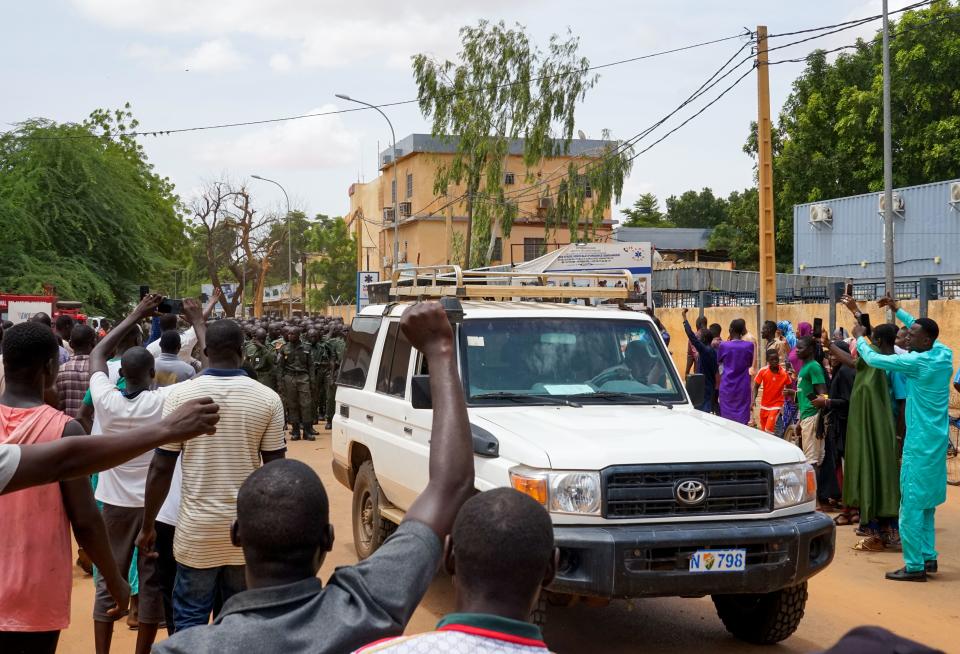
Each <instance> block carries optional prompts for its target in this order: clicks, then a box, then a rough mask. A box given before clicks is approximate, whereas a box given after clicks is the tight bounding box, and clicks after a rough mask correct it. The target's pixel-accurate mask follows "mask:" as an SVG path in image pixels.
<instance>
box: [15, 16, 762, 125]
mask: <svg viewBox="0 0 960 654" xmlns="http://www.w3.org/2000/svg"><path fill="white" fill-rule="evenodd" d="M744 35H745V33H743V32H741V33H739V34H731V35H729V36H724V37H720V38H716V39H711V40H709V41H701V42H699V43H691V44H689V45H684V46H680V47H676V48H670V49H668V50H660V51H658V52H651V53H649V54H645V55H639V56H636V57H629V58H627V59H619V60H617V61H610V62H607V63H605V64H598V65H596V66H587V67H585V68H579V69H577V70H574V71H567V72H562V73H552V74H549V75H541V76H539V77H533V78H531V79H529V80H517V81H513V82H504V83H502V84H495V85H490V86H480V87H474V88H470V89H465V90H463V91H456V92H450V93H447V94H445V95H443V96H441V97H453V96H457V95H467V94H471V93H477V92H482V91H490V90H495V89H501V88H507V87H510V86H518V85H521V84H524V85H526V84H531V83H533V82H539V81H541V80H545V79H550V78H553V77H564V76H567V75H576V74H581V73H587V72H590V71H593V70H601V69H604V68H611V67H613V66H620V65H622V64H629V63H633V62H637V61H643V60H646V59H653V58H655V57H662V56H664V55H668V54H674V53H677V52H684V51H687V50H693V49H695V48H702V47H705V46H708V45H714V44H716V43H722V42H724V41H730V40H733V39H738V38H741V37H743V36H744ZM418 102H419V99H417V98H413V99H410V100H399V101H396V102H385V103H383V104H378V105H375V108H378V109H383V108H386V107H397V106H401V105H407V104H416V103H418ZM373 108H374V107H351V108H349V109H337V110H333V111H321V112H316V113H309V114H298V115H294V116H281V117H279V118H265V119H262V120H247V121H239V122H232V123H218V124H213V125H200V126H196V127H181V128H176V129H162V130H134V131H129V132H115V133H107V134H65V135H60V136H29V137H26V138H31V139H35V140H69V139H82V138H101V137H104V136H169V135H170V134H182V133H185V132H199V131H206V130H212V129H224V128H230V127H250V126H254V125H266V124H270V123H281V122H287V121H291V120H301V119H304V118H317V117H320V116H333V115H336V114H345V113H350V112H354V111H369V110H370V109H373ZM4 133H9V132H4Z"/></svg>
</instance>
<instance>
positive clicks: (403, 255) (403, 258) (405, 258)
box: [397, 252, 407, 263]
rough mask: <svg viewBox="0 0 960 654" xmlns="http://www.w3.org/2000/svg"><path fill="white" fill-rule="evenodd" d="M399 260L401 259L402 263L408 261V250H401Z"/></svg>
mask: <svg viewBox="0 0 960 654" xmlns="http://www.w3.org/2000/svg"><path fill="white" fill-rule="evenodd" d="M397 261H399V262H400V263H406V262H407V253H406V252H401V253H400V254H398V255H397Z"/></svg>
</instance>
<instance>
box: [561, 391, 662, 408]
mask: <svg viewBox="0 0 960 654" xmlns="http://www.w3.org/2000/svg"><path fill="white" fill-rule="evenodd" d="M567 397H576V398H583V399H589V398H591V397H599V398H601V399H604V400H626V402H627V403H629V404H648V405H651V406H665V407H667V408H668V409H673V405H672V404H668V403H666V402H664V401H663V400H661V399H660V398H659V397H650V396H648V395H634V394H632V393H621V392H619V391H597V392H596V393H577V394H575V395H568V396H567Z"/></svg>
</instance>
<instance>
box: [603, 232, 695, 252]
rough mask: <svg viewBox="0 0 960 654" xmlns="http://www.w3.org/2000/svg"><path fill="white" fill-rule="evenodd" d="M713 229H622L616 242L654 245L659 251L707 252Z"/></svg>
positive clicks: (615, 236) (616, 237) (617, 234)
mask: <svg viewBox="0 0 960 654" xmlns="http://www.w3.org/2000/svg"><path fill="white" fill-rule="evenodd" d="M711 234H713V230H712V229H698V228H685V227H620V228H618V229H617V230H615V231H614V232H613V240H614V241H622V242H624V243H646V242H649V243H652V244H653V247H655V248H656V249H658V250H707V249H709V248H708V247H707V246H708V244H709V242H710V235H711Z"/></svg>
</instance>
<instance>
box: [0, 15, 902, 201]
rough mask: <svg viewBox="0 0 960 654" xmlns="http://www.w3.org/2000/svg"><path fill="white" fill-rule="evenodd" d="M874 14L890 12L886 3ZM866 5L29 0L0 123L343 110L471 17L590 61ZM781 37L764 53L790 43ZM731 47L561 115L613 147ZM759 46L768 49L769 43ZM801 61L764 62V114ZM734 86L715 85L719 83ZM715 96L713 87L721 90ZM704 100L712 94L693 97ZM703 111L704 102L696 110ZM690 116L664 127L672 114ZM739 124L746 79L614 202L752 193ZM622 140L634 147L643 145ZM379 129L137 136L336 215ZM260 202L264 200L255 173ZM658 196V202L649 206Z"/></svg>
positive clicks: (178, 169)
mask: <svg viewBox="0 0 960 654" xmlns="http://www.w3.org/2000/svg"><path fill="white" fill-rule="evenodd" d="M890 4H891V10H893V9H897V8H900V7H902V6H905V5H906V4H908V2H905V1H903V0H893V1H892V2H891V3H890ZM880 7H881V1H880V0H806V1H805V2H785V1H781V2H770V1H769V0H733V1H732V2H731V1H730V0H727V1H724V2H720V1H719V0H672V1H670V2H663V1H660V2H654V1H653V0H595V1H594V2H590V3H584V2H582V1H581V2H569V1H567V0H549V1H547V0H509V1H506V0H486V1H485V2H482V3H481V2H466V1H464V0H408V1H406V2H395V1H392V2H391V1H387V0H359V2H344V1H343V0H338V1H332V0H230V1H229V2H223V1H222V0H220V1H217V2H213V1H212V0H59V1H57V0H31V1H30V2H9V3H5V6H4V9H3V20H2V21H0V86H2V89H3V92H2V98H3V100H2V102H0V124H2V125H0V129H7V128H9V126H10V125H12V124H14V123H16V122H17V121H20V120H23V119H25V118H28V117H46V118H51V119H54V120H57V121H79V120H82V119H83V118H84V117H85V116H86V115H87V114H88V113H89V112H90V111H91V110H92V109H94V108H97V107H106V108H114V107H119V106H122V105H123V103H124V102H128V101H129V102H130V103H131V104H132V106H133V110H134V112H135V114H136V117H137V118H138V119H139V120H140V123H141V129H143V130H168V129H177V128H184V127H193V126H203V125H211V124H219V123H229V122H241V121H250V120H259V119H268V118H277V117H283V116H294V115H300V114H305V113H319V112H324V111H329V110H334V109H345V108H349V107H350V105H349V103H345V102H344V101H342V100H338V99H337V98H335V97H334V94H336V93H346V94H349V95H352V96H354V97H357V98H360V99H363V100H366V101H368V102H372V103H386V102H392V101H398V100H408V99H412V98H415V97H416V87H415V85H414V82H413V77H412V73H411V68H410V56H411V55H413V54H416V53H419V52H427V53H431V54H432V55H433V56H435V57H438V58H440V57H443V58H453V57H455V56H456V52H457V50H458V45H459V41H458V34H457V30H458V28H459V27H460V26H462V25H465V24H472V23H475V22H476V21H477V20H479V19H481V18H485V19H489V20H500V19H503V20H505V21H507V22H508V23H514V22H519V23H521V24H523V25H526V26H527V28H528V30H529V31H530V33H531V34H532V35H533V37H534V39H535V40H536V41H537V42H538V43H541V44H545V43H546V41H547V39H548V38H549V36H550V35H551V34H553V33H556V32H562V31H565V30H566V29H567V28H568V27H569V28H570V29H571V30H572V31H573V32H574V33H575V34H577V35H579V36H580V38H581V52H582V54H583V55H584V56H586V57H587V58H589V59H590V61H591V63H592V64H603V63H607V62H612V61H616V60H620V59H625V58H630V57H636V56H639V55H643V54H646V53H650V52H654V51H659V50H664V49H670V48H674V47H679V46H683V45H687V44H690V43H696V42H701V41H705V40H710V39H714V38H718V37H723V36H728V35H733V34H736V33H738V32H742V31H744V27H745V26H746V27H749V28H750V29H753V28H754V27H755V26H756V25H757V24H766V25H768V26H769V29H770V32H771V33H779V32H789V31H793V30H797V29H802V28H808V27H816V26H820V25H827V24H832V23H837V22H841V21H845V20H849V19H852V18H859V17H865V16H870V15H874V14H877V13H879V12H880ZM879 24H880V23H879V21H877V22H875V23H872V24H871V25H870V26H867V27H861V28H857V29H855V30H850V31H847V32H843V33H840V34H836V35H833V36H829V37H826V38H823V39H819V40H817V41H814V42H812V43H805V44H800V45H796V46H792V47H790V48H787V49H783V50H780V51H778V52H777V53H771V57H773V55H774V54H776V55H778V58H793V57H799V56H802V55H804V54H805V53H806V52H808V51H809V50H811V49H812V48H813V47H817V46H819V47H828V48H829V47H836V46H838V45H843V44H845V43H852V42H853V41H854V40H855V38H856V37H857V36H862V35H868V34H870V33H872V31H873V29H879ZM795 38H801V37H794V38H783V39H779V40H778V41H777V44H779V43H784V42H788V41H790V40H794V39H795ZM740 45H741V42H740V41H738V40H732V41H727V42H724V43H719V44H716V45H712V46H708V47H703V48H698V49H694V50H690V51H687V52H683V53H678V54H671V55H666V56H663V57H659V58H655V59H650V60H646V61H638V62H635V63H628V64H624V65H619V66H614V67H611V68H606V69H604V70H602V71H600V72H601V77H600V81H599V83H598V84H597V86H596V87H595V88H594V89H593V90H592V91H591V92H590V93H589V95H588V96H587V99H586V101H585V102H584V103H583V104H582V106H581V107H580V109H579V110H578V119H577V122H578V124H577V127H578V128H579V129H581V130H583V131H584V132H585V133H586V134H587V135H588V136H590V137H593V138H596V137H598V136H599V134H600V132H601V130H603V129H609V130H611V132H612V134H613V136H614V137H615V138H628V137H630V136H633V135H634V134H637V133H638V132H640V131H641V130H643V129H644V128H645V127H647V126H648V125H650V124H651V123H654V122H656V121H657V120H659V119H660V118H661V117H662V116H663V115H665V114H666V113H667V112H669V111H670V110H671V109H672V108H673V107H675V106H676V105H677V104H678V103H679V102H681V101H682V100H683V98H685V97H686V96H687V95H688V94H689V93H690V92H691V91H693V90H694V89H696V88H697V87H698V86H699V85H700V84H701V83H702V82H703V80H705V79H706V78H707V77H708V76H709V75H710V74H711V73H712V72H713V70H715V69H716V68H717V67H718V66H719V64H720V63H722V62H723V61H724V60H726V59H727V58H728V57H730V56H731V55H732V54H733V53H734V52H735V51H736V50H737V48H739V47H740ZM771 45H775V44H771ZM801 70H802V65H801V64H785V65H780V66H775V67H771V87H772V93H773V103H774V111H775V112H776V111H777V110H778V109H779V107H780V105H781V104H782V103H783V101H784V99H785V98H786V96H787V94H788V92H789V89H790V83H791V81H792V80H793V78H794V77H795V76H796V75H797V74H798V73H799V72H800V71H801ZM735 77H736V76H733V77H730V78H728V80H730V81H732V80H733V79H735ZM723 86H725V84H724V85H721V86H718V87H717V89H716V91H719V90H720V89H722V88H723ZM710 97H712V96H710ZM708 100H709V97H707V98H705V99H704V100H703V102H706V101H708ZM699 106H700V105H694V106H692V107H690V108H688V110H687V111H686V112H683V113H681V114H679V115H678V116H677V117H676V118H674V119H673V121H671V122H669V123H667V124H666V125H665V126H664V128H663V129H664V130H666V129H669V128H670V127H671V126H672V125H675V124H676V123H677V122H680V121H682V120H683V119H684V118H685V117H687V116H688V115H689V114H690V113H693V112H694V111H696V110H697V109H698V108H699ZM386 111H387V112H388V114H389V115H390V117H391V120H392V121H393V123H394V126H395V128H396V130H397V138H398V139H399V138H402V137H403V136H405V135H406V134H409V133H411V132H426V131H429V125H428V123H427V122H426V121H425V120H424V119H423V117H422V116H421V115H420V113H419V111H418V110H417V107H416V105H405V106H401V107H395V108H389V109H386ZM755 116H756V82H755V78H754V76H750V77H748V78H747V79H745V80H744V82H743V83H742V84H740V85H739V86H737V87H736V88H735V89H733V90H732V91H731V92H730V93H729V94H728V95H726V96H725V97H724V98H723V99H721V100H720V101H719V102H718V103H717V104H716V105H714V106H713V107H711V108H710V109H708V110H707V111H706V113H704V114H703V115H702V116H701V117H699V118H697V119H695V120H694V121H693V122H691V123H690V124H689V125H688V126H687V127H685V128H683V129H681V130H680V131H678V132H677V133H676V134H675V135H673V136H671V137H670V138H668V139H667V140H666V141H664V142H663V143H661V144H660V145H657V146H656V147H655V148H653V149H651V150H650V151H649V152H648V153H646V154H644V155H642V156H640V157H638V159H637V160H636V162H635V166H634V170H633V174H632V175H631V177H630V179H629V181H628V182H627V185H626V189H625V194H624V198H623V203H622V204H623V205H629V204H631V203H632V202H633V200H634V199H635V198H636V196H637V195H639V194H640V193H644V192H647V191H652V192H654V193H656V194H657V195H658V196H659V197H660V198H661V199H662V198H666V197H667V196H669V195H671V194H674V193H681V192H683V191H685V190H687V189H690V188H701V187H704V186H709V187H711V188H713V189H714V191H715V192H717V193H721V194H726V193H728V192H729V191H731V190H734V189H740V188H743V187H746V186H749V185H751V184H752V167H751V166H752V163H751V160H750V159H749V158H748V157H747V156H746V155H744V154H743V153H742V151H741V146H742V145H743V141H744V138H745V136H746V133H747V129H748V126H749V122H750V120H752V119H754V118H755ZM660 133H661V132H656V133H655V134H653V135H652V136H651V138H650V139H648V140H645V141H643V142H641V143H640V147H643V146H644V145H645V144H647V143H648V142H650V141H652V140H654V139H656V138H657V136H658V135H659V134H660ZM388 140H389V131H388V128H387V126H386V123H385V122H384V121H383V119H382V118H381V117H380V116H379V115H378V114H376V113H375V112H371V111H362V112H353V113H346V114H341V115H333V116H325V117H316V118H306V119H302V120H292V121H287V122H280V123H274V124H270V125H262V126H253V127H235V128H229V129H216V130H206V131H194V132H187V133H182V134H174V135H169V136H164V137H144V138H143V143H144V146H145V147H146V150H147V153H148V155H149V157H150V160H151V161H152V162H153V163H154V164H155V165H156V168H157V171H158V172H159V173H161V174H162V175H166V176H169V177H170V178H171V179H172V180H173V181H174V182H175V184H176V186H177V189H178V192H179V193H180V194H181V196H182V197H184V198H185V199H187V198H189V197H190V195H191V194H192V193H195V192H196V189H197V188H199V187H200V185H201V184H202V183H203V181H204V180H209V179H214V178H217V177H221V176H228V177H230V178H232V179H237V180H242V179H246V178H248V177H249V175H250V174H259V175H262V176H265V177H272V178H275V179H277V180H279V181H280V182H281V183H283V184H284V186H285V187H286V188H287V190H288V192H289V193H290V197H291V201H292V202H293V203H294V204H295V205H297V206H299V207H302V208H304V209H306V210H307V211H308V212H309V213H310V214H313V213H317V212H322V213H327V214H333V215H339V214H342V213H343V212H344V211H345V210H346V209H347V207H348V199H347V188H348V186H349V185H350V184H351V183H352V182H354V181H357V180H358V179H364V180H370V179H371V178H373V177H375V176H376V172H377V171H376V153H377V147H378V144H379V146H380V147H381V148H384V147H386V146H387V142H388ZM252 184H260V185H261V187H259V188H258V187H252V188H256V189H257V192H258V194H259V198H262V203H263V204H264V205H273V206H278V204H279V202H280V200H281V197H282V196H281V195H280V192H279V191H278V190H277V189H276V188H275V187H272V186H271V185H266V184H263V183H261V182H257V181H256V180H253V181H252ZM661 201H662V200H661Z"/></svg>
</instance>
